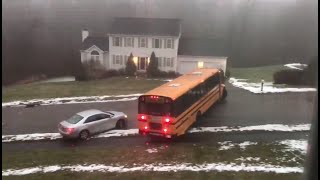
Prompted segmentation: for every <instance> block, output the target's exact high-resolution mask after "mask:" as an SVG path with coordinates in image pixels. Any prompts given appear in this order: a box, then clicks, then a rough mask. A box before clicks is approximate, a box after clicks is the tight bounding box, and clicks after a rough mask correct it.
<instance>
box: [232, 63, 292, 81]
mask: <svg viewBox="0 0 320 180" xmlns="http://www.w3.org/2000/svg"><path fill="white" fill-rule="evenodd" d="M282 69H288V68H287V67H285V66H283V65H274V66H261V67H250V68H230V74H231V77H234V78H237V79H248V81H249V82H261V79H263V80H264V81H265V82H273V73H274V72H276V71H279V70H282Z"/></svg>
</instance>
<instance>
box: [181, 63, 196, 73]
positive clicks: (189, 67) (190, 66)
mask: <svg viewBox="0 0 320 180" xmlns="http://www.w3.org/2000/svg"><path fill="white" fill-rule="evenodd" d="M197 67H198V64H197V62H192V61H191V62H190V61H180V65H179V69H178V71H179V73H180V74H185V73H188V72H190V71H193V70H195V69H196V68H197Z"/></svg>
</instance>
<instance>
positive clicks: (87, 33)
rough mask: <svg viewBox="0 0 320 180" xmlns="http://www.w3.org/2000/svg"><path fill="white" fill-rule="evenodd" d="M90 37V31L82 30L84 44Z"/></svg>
mask: <svg viewBox="0 0 320 180" xmlns="http://www.w3.org/2000/svg"><path fill="white" fill-rule="evenodd" d="M88 36H89V31H88V29H83V30H82V42H83V41H84V40H85V39H86V38H87V37H88Z"/></svg>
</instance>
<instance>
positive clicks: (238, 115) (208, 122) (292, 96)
mask: <svg viewBox="0 0 320 180" xmlns="http://www.w3.org/2000/svg"><path fill="white" fill-rule="evenodd" d="M227 89H228V92H229V93H228V94H229V95H228V97H227V100H226V101H225V102H224V103H220V104H216V105H214V106H213V107H212V108H211V109H210V110H208V112H207V113H206V115H205V117H204V118H203V121H202V122H200V123H199V124H197V126H247V125H262V124H301V123H310V122H311V116H312V112H313V99H314V96H315V94H316V93H315V92H306V93H279V94H264V95H256V94H252V93H250V92H248V91H245V90H242V89H239V88H235V87H233V86H231V85H230V84H227ZM91 108H95V109H100V110H104V111H107V110H116V111H123V112H125V113H127V114H128V117H129V126H128V127H129V128H136V123H137V121H136V119H135V118H136V116H137V101H136V100H135V101H127V102H108V103H88V104H65V105H50V106H38V107H34V108H24V107H11V108H10V107H6V108H2V124H3V125H2V134H3V135H7V134H26V133H48V132H57V124H58V122H60V121H61V120H63V119H66V118H68V117H69V116H70V115H72V114H74V113H76V112H79V111H82V110H86V109H91Z"/></svg>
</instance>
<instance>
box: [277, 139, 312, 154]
mask: <svg viewBox="0 0 320 180" xmlns="http://www.w3.org/2000/svg"><path fill="white" fill-rule="evenodd" d="M279 144H283V145H286V146H287V150H289V151H300V152H301V153H303V154H306V153H307V147H308V142H307V141H306V140H284V141H280V142H279Z"/></svg>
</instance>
